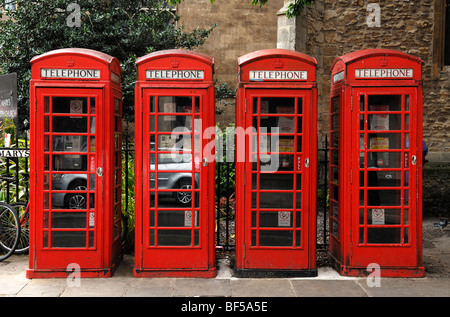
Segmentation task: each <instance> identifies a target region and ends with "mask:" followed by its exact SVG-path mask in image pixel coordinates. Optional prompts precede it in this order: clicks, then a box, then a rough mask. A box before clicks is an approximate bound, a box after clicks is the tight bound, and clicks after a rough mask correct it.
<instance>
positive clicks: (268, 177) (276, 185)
mask: <svg viewBox="0 0 450 317" xmlns="http://www.w3.org/2000/svg"><path fill="white" fill-rule="evenodd" d="M258 175H259V182H260V183H259V188H260V189H287V190H292V189H294V174H253V176H252V177H253V179H252V188H253V189H256V188H257V177H258Z"/></svg>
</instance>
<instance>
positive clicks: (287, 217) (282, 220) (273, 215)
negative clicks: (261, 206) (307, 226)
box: [255, 211, 294, 228]
mask: <svg viewBox="0 0 450 317" xmlns="http://www.w3.org/2000/svg"><path fill="white" fill-rule="evenodd" d="M255 214H256V213H255ZM293 221H294V213H293V212H292V211H261V212H260V213H259V226H260V227H262V228H270V227H272V228H277V227H288V228H292V227H293Z"/></svg>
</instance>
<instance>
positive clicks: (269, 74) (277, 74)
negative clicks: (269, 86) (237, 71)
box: [249, 70, 308, 81]
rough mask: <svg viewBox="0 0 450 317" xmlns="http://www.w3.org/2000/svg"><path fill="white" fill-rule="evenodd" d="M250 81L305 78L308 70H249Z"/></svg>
mask: <svg viewBox="0 0 450 317" xmlns="http://www.w3.org/2000/svg"><path fill="white" fill-rule="evenodd" d="M249 77H250V81H264V80H307V79H308V72H307V71H300V70H251V71H250V72H249Z"/></svg>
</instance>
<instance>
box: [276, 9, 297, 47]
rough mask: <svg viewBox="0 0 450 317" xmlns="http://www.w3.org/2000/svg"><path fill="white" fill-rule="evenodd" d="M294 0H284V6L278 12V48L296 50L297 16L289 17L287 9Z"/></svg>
mask: <svg viewBox="0 0 450 317" xmlns="http://www.w3.org/2000/svg"><path fill="white" fill-rule="evenodd" d="M292 2H294V0H284V6H283V7H282V8H281V9H280V11H278V12H277V15H278V32H277V48H284V49H288V50H295V33H296V32H295V29H296V18H295V17H293V18H290V19H288V18H287V17H286V11H287V9H288V6H289V4H290V3H292Z"/></svg>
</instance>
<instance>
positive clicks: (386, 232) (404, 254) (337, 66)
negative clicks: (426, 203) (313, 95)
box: [329, 49, 424, 277]
mask: <svg viewBox="0 0 450 317" xmlns="http://www.w3.org/2000/svg"><path fill="white" fill-rule="evenodd" d="M422 64H423V62H422V60H420V59H419V58H416V57H413V56H410V55H407V54H404V53H401V52H398V51H393V50H387V49H372V50H362V51H357V52H353V53H350V54H347V55H344V56H341V57H338V58H336V60H335V61H334V64H333V66H332V68H331V74H332V86H331V108H330V111H331V113H330V120H331V121H330V131H331V138H330V140H331V141H330V143H331V148H330V187H329V197H330V218H329V220H330V253H331V257H332V259H333V261H334V262H335V264H336V266H337V268H338V270H339V271H340V273H341V274H342V275H349V276H364V275H368V274H370V273H371V272H372V269H371V268H368V266H369V265H370V264H375V265H378V267H380V268H381V275H382V276H385V277H421V276H424V268H423V266H422V205H421V204H422V189H421V186H422Z"/></svg>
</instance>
